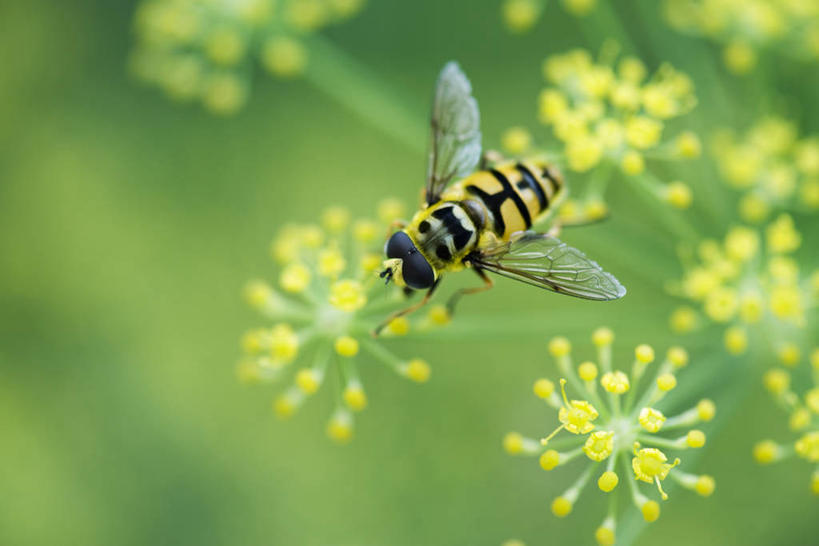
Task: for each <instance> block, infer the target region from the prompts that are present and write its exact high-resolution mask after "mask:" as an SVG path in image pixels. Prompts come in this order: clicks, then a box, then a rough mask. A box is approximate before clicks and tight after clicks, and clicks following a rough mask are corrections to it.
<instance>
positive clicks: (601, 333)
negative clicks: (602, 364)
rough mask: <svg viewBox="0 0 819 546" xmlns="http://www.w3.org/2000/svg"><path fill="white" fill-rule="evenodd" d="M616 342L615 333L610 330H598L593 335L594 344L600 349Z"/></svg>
mask: <svg viewBox="0 0 819 546" xmlns="http://www.w3.org/2000/svg"><path fill="white" fill-rule="evenodd" d="M613 342H614V332H612V331H611V329H609V328H605V327H602V328H598V329H597V330H595V331H594V333H592V343H594V344H595V345H597V346H598V347H605V346H607V345H611V344H612V343H613Z"/></svg>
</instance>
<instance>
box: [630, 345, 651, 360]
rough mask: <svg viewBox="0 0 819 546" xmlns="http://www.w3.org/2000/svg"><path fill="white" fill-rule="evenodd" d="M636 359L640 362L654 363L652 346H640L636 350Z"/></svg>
mask: <svg viewBox="0 0 819 546" xmlns="http://www.w3.org/2000/svg"><path fill="white" fill-rule="evenodd" d="M634 357H635V358H636V359H637V361H638V362H642V363H643V364H650V363H651V362H653V361H654V349H652V348H651V346H650V345H646V344H643V345H638V346H637V348H636V349H634Z"/></svg>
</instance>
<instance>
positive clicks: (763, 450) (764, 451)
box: [754, 440, 780, 464]
mask: <svg viewBox="0 0 819 546" xmlns="http://www.w3.org/2000/svg"><path fill="white" fill-rule="evenodd" d="M779 455H780V453H779V446H778V445H776V443H774V442H773V441H771V440H763V441H761V442H758V443H757V444H756V445H755V446H754V459H756V462H758V463H759V464H770V463H772V462H774V461H776V460H777V459H778V458H779Z"/></svg>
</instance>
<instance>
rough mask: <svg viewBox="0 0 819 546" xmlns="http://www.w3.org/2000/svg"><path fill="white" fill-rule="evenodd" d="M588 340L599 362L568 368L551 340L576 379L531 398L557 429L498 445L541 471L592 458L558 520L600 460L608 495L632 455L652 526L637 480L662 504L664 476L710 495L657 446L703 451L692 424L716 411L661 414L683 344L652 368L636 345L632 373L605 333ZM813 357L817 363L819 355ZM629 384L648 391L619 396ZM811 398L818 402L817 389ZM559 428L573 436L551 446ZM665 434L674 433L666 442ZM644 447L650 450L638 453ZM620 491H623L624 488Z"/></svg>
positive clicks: (652, 511)
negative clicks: (619, 362)
mask: <svg viewBox="0 0 819 546" xmlns="http://www.w3.org/2000/svg"><path fill="white" fill-rule="evenodd" d="M591 341H592V344H593V347H594V348H595V350H596V351H597V357H598V358H597V361H596V362H595V361H589V360H586V361H581V362H580V364H578V365H577V366H576V367H575V366H574V365H573V364H572V359H571V354H570V353H571V343H569V341H568V340H567V339H566V338H563V337H556V338H553V339H552V340H551V341H550V344H549V349H550V353H551V354H552V356H553V357H554V358H555V361H556V365H557V368H558V369H559V370H560V372H561V373H562V374H564V375H566V376H569V377H571V378H577V377H578V376H579V378H580V379H581V381H573V382H572V383H571V384H568V383H567V381H566V379H561V380H560V385H561V392H562V401H561V399H560V397H558V396H556V395H555V393H554V383H552V382H551V381H550V380H548V379H545V378H541V379H538V380H537V381H536V382H535V385H534V391H535V394H536V395H537V396H538V397H539V398H541V399H542V400H544V401H545V402H546V403H547V404H548V405H550V406H551V407H553V408H554V409H556V410H557V417H558V420H559V421H560V425H559V426H558V427H557V429H556V430H554V431H553V432H552V433H551V434H549V435H548V436H547V437H545V438H544V439H542V440H541V441H540V442H539V443H538V442H537V441H536V440H534V439H531V438H529V437H526V436H523V435H521V434H520V433H517V432H515V433H509V434H508V435H507V436H506V437H505V438H504V442H503V443H504V448H505V449H506V451H507V452H508V453H511V454H516V455H528V456H531V457H538V458H539V463H540V467H541V468H542V469H543V470H546V471H553V470H555V469H557V468H558V467H561V468H562V467H564V466H565V465H566V464H567V463H569V462H571V461H573V460H574V459H575V458H578V457H580V458H582V459H584V460H585V459H586V458H588V459H589V460H588V461H587V463H586V468H585V470H582V471H581V472H580V474H579V476H578V477H577V479H576V480H575V481H574V482H573V483H571V484H570V485H569V487H568V488H567V489H566V490H565V491H563V492H562V493H561V494H560V495H558V496H557V497H556V498H555V499H554V501H553V502H552V512H553V513H554V514H555V515H556V516H557V517H566V516H568V515H569V514H570V513H571V511H572V509H573V507H574V505H575V502H576V501H577V499H578V497H579V496H580V493H581V491H582V489H583V488H584V487H586V485H587V484H588V482H589V481H590V480H591V478H592V476H593V475H594V474H595V472H596V468H597V465H598V463H601V462H602V463H603V464H604V465H605V468H604V469H602V471H600V473H599V474H597V480H596V483H597V489H599V490H600V491H602V492H603V493H605V494H612V495H617V494H618V493H617V492H616V489H617V488H618V484H619V482H620V478H619V476H618V473H617V470H616V465H617V464H618V461H623V460H625V461H628V460H629V458H630V459H631V468H628V467H627V468H626V471H627V472H633V474H634V479H629V480H627V482H628V494H629V496H630V497H631V499H632V501H633V503H634V506H635V507H636V508H637V509H638V510H640V512H641V513H642V515H643V517H644V518H645V519H646V520H648V521H654V520H656V519H657V518H658V517H659V515H660V508H659V504H657V502H656V501H653V500H650V499H649V498H648V497H647V496H646V495H644V494H643V493H641V492H640V489H639V486H638V485H637V483H638V482H646V483H652V484H654V485H655V486H656V487H657V490H658V494H659V496H660V497H661V498H663V499H666V498H668V495H666V493H665V492H664V491H663V488H662V484H661V482H662V481H663V480H665V479H666V477H668V476H669V475H670V476H672V477H673V478H674V480H675V481H676V482H678V483H679V484H680V485H682V486H683V487H685V488H686V489H689V490H691V491H693V492H695V493H697V494H698V495H700V496H708V495H710V494H711V493H713V491H714V488H715V486H716V484H715V482H714V479H713V478H712V477H711V476H708V475H696V474H689V473H686V472H684V471H682V470H680V469H674V467H676V466H677V465H678V464H679V462H680V460H679V459H675V460H674V461H673V462H669V460H668V456H667V455H666V453H665V452H664V451H661V449H660V448H662V449H663V450H666V449H674V450H686V449H698V448H702V447H703V446H704V445H705V433H704V432H703V431H701V430H699V429H695V428H692V427H693V426H694V425H695V424H697V423H699V422H702V421H709V420H711V419H713V417H714V414H715V412H716V409H715V406H714V403H713V402H712V401H710V400H708V399H703V400H701V401H700V402H699V403H698V404H697V405H696V406H695V407H693V408H690V409H688V410H687V411H684V412H683V413H681V414H678V415H674V416H671V417H668V418H666V417H665V415H664V414H663V413H662V411H661V409H659V407H661V404H662V402H663V398H664V397H665V395H666V393H667V392H668V391H669V390H670V388H672V384H676V378H675V376H674V375H673V373H674V372H675V371H681V370H682V369H683V368H684V366H685V365H686V364H687V362H688V353H687V352H686V351H685V350H684V349H682V348H681V347H671V348H669V350H668V352H667V353H666V357H665V359H664V360H663V361H662V362H658V363H655V362H654V361H655V356H656V355H655V352H654V350H653V349H652V348H651V346H649V345H640V346H638V347H637V348H635V351H634V354H635V360H634V363H633V365H632V372H631V376H629V375H627V374H626V373H625V372H623V371H621V370H616V369H614V368H613V366H612V351H611V349H612V347H611V345H612V342H613V341H614V334H613V332H612V331H611V330H610V329H608V328H598V329H597V330H595V331H594V332H593V334H592V336H591ZM816 359H817V362H819V350H817V353H816ZM651 367H656V371H655V378H654V380H652V381H640V379H641V378H642V375H643V374H644V373H645V372H646V371H648V370H649V369H651ZM598 370H604V371H605V373H604V374H603V376H602V377H601V379H600V382H601V384H602V385H603V386H604V389H605V391H606V392H600V391H598V390H597V386H596V384H595V382H594V379H595V378H596V375H597V372H598ZM567 384H568V385H569V386H571V387H573V388H574V390H575V391H576V392H579V393H582V395H581V396H580V398H581V399H579V400H571V401H570V400H569V397H568V396H567V394H566V388H567ZM629 384H631V385H632V387H633V388H635V390H636V389H637V388H639V387H640V386H641V385H644V386H646V389H647V390H646V392H644V393H640V392H630V393H628V395H627V396H619V394H624V393H627V392H628V385H629ZM633 395H637V396H636V397H635V396H633ZM816 398H817V401H816V402H817V404H819V390H817V394H816ZM636 400H644V401H649V402H648V403H650V404H651V407H643V406H642V402H641V403H640V404H639V405H638V404H635V402H636ZM592 402H593V403H594V405H593V404H592ZM592 421H594V424H592ZM564 429H566V430H568V431H569V432H570V433H572V434H571V435H570V436H571V438H566V437H564V438H560V439H557V440H555V441H554V443H553V445H549V443H550V442H551V441H552V438H554V437H555V436H556V435H557V434H558V433H559V432H560V431H561V430H564ZM680 429H682V431H683V432H682V435H680V433H679V432H677V433H675V431H678V430H680ZM669 434H671V435H672V436H671V437H664V436H665V435H669ZM660 435H663V436H660ZM811 441H812V440H809V441H808V440H806V441H805V442H803V444H804V445H805V446H806V447H805V451H806V452H810V453H812V449H813V444H812V443H810V442H811ZM641 443H644V444H648V445H647V446H646V447H643V448H641V446H640V444H641ZM558 444H559V446H560V447H564V446H565V448H566V449H565V451H559V450H558V449H555V447H558ZM544 446H545V447H544ZM583 455H585V457H583ZM626 464H628V463H626ZM672 469H674V470H673V471H672ZM619 489H620V490H622V489H623V487H620V488H619ZM612 502H615V499H612ZM617 517H618V512H616V511H612V512H609V514H608V515H607V516H606V518H605V519H604V520H603V522H602V523H601V524H600V525H599V527H598V528H597V530H596V531H595V537H596V538H597V539H598V542H600V543H603V544H612V543H613V541H614V540H615V538H616V537H615V535H614V530H615V528H616V518H617Z"/></svg>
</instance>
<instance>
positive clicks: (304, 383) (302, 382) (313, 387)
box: [296, 368, 321, 394]
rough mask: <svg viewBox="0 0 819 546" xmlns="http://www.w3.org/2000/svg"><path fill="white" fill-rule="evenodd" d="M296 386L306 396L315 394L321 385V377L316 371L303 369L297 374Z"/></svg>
mask: <svg viewBox="0 0 819 546" xmlns="http://www.w3.org/2000/svg"><path fill="white" fill-rule="evenodd" d="M296 385H298V386H299V388H300V389H301V391H302V392H303V393H304V394H313V393H315V392H316V391H317V390H318V388H319V386H320V385H321V376H320V374H319V373H318V372H317V371H316V370H312V369H310V368H303V369H301V370H299V371H298V373H296Z"/></svg>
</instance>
